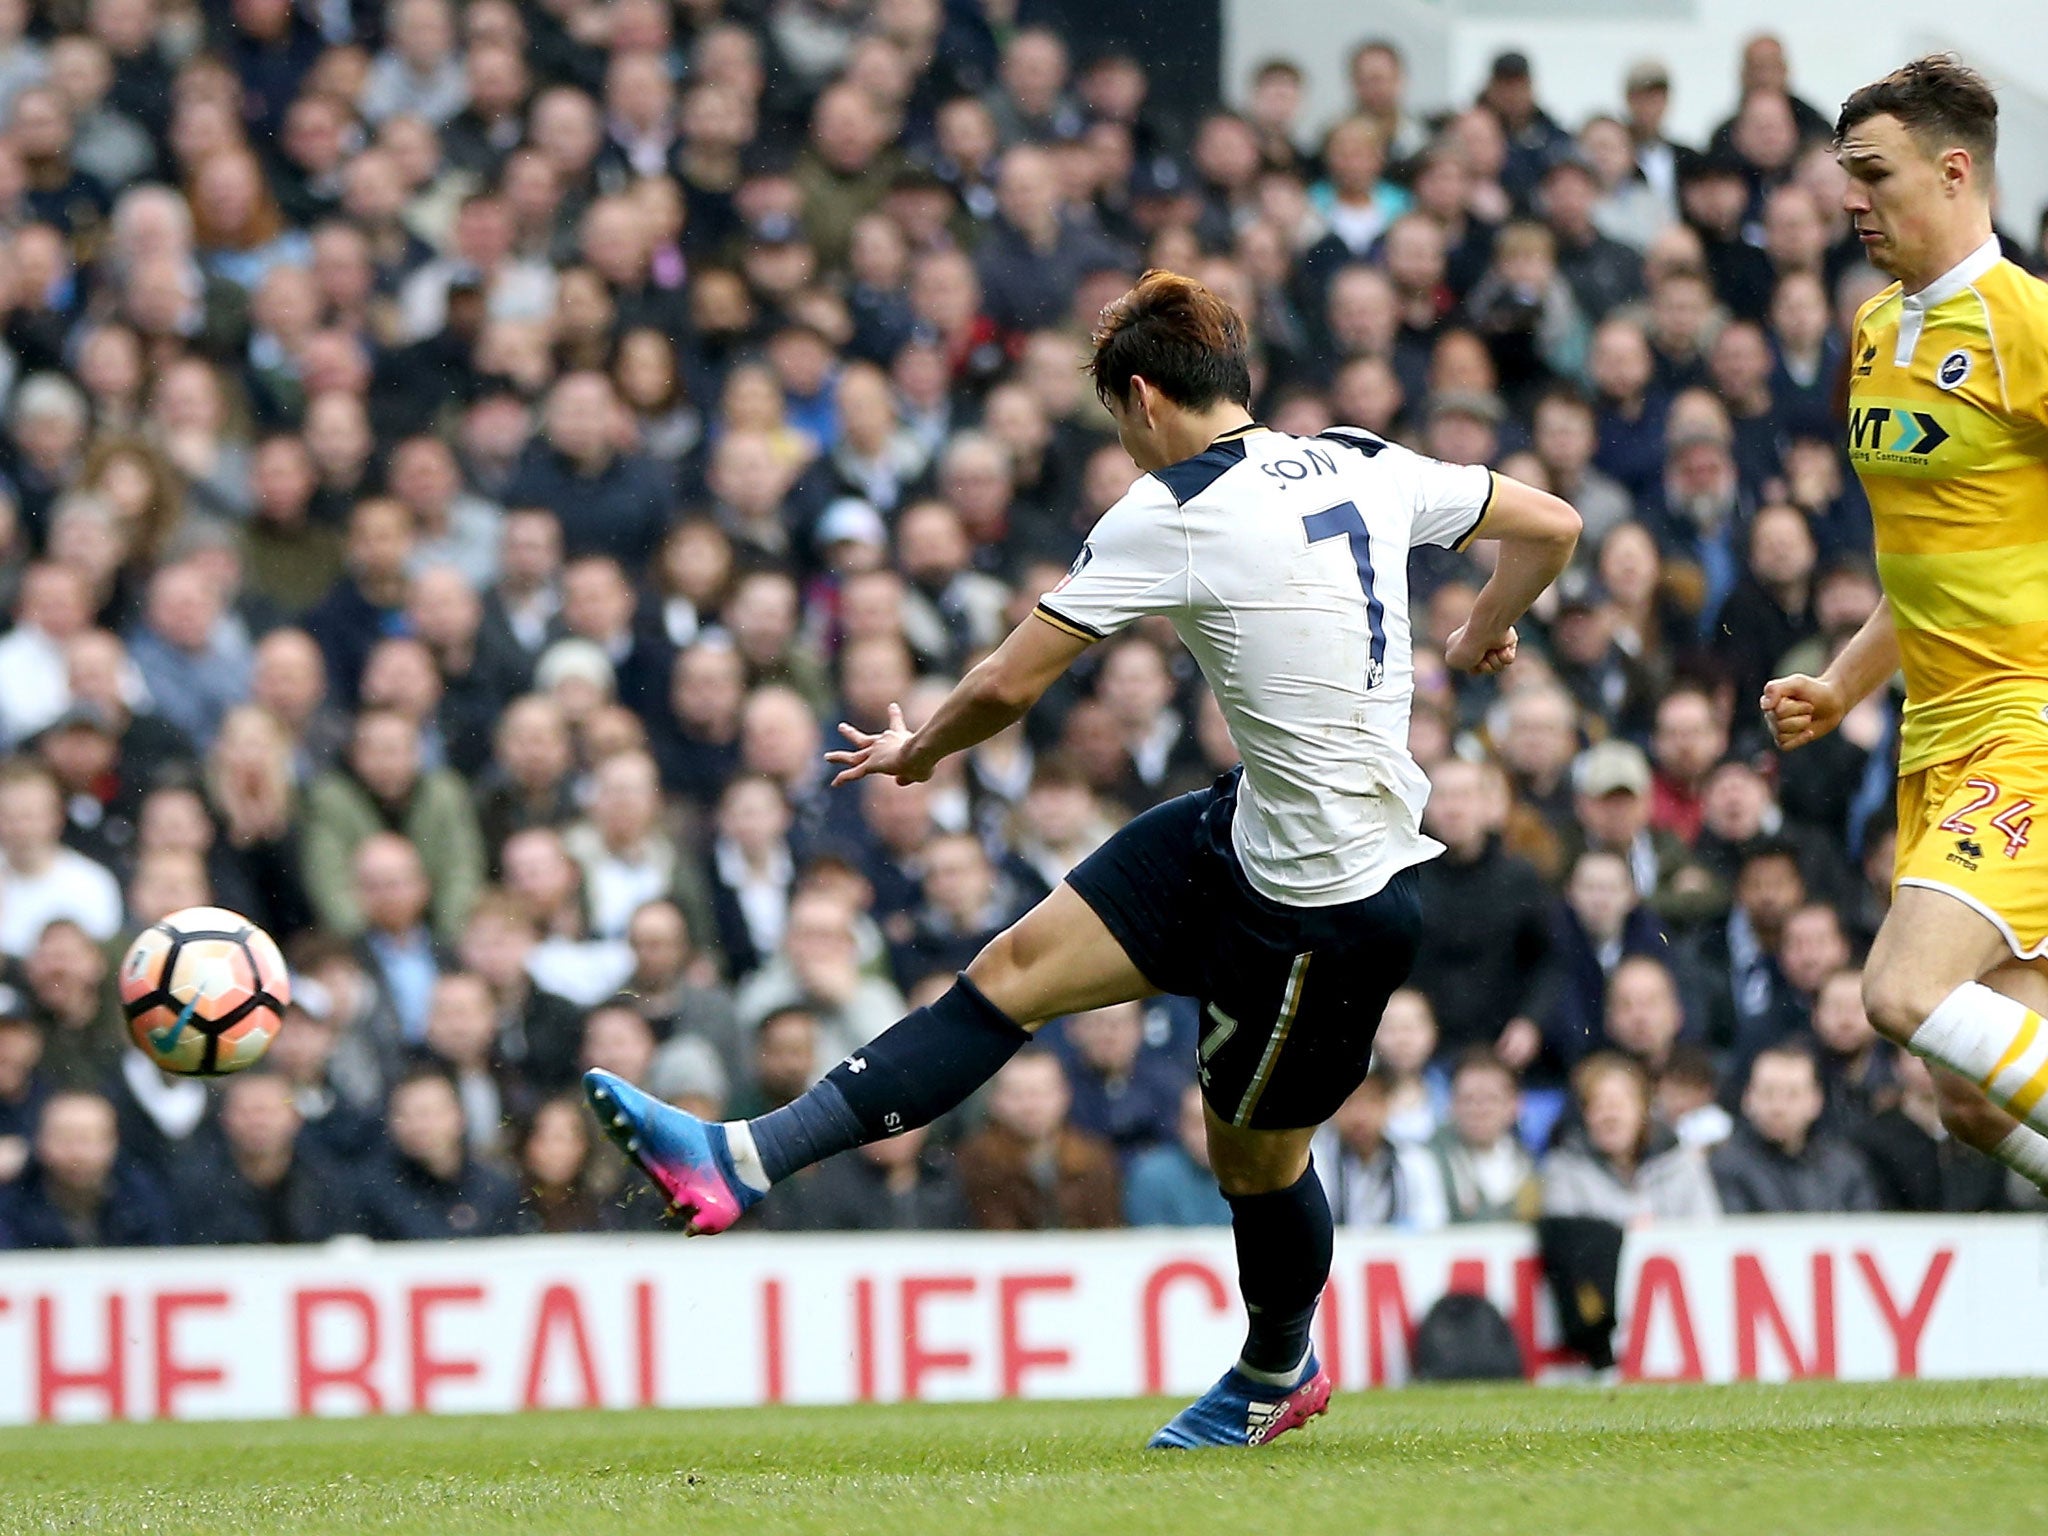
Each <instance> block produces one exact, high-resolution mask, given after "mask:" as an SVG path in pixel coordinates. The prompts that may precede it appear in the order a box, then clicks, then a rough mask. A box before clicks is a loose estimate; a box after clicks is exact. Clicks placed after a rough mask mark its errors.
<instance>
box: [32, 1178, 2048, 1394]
mask: <svg viewBox="0 0 2048 1536" xmlns="http://www.w3.org/2000/svg"><path fill="white" fill-rule="evenodd" d="M2044 1243H2048V1236H2044V1233H2043V1229H2042V1228H2041V1226H2040V1224H2039V1223H2037V1222H2032V1221H2028V1220H2025V1219H2021V1218H1996V1217H1962V1218H1953V1219H1935V1220H1927V1219H1883V1218H1839V1219H1832V1220H1829V1219H1821V1220H1814V1221H1809V1222H1798V1223H1792V1222H1785V1221H1780V1220H1772V1221H1758V1222H1742V1221H1729V1222H1723V1223H1720V1224H1718V1225H1713V1226H1704V1227H1695V1228H1681V1227H1659V1228H1652V1229H1648V1230H1647V1231H1646V1232H1643V1233H1639V1234H1633V1235H1631V1237H1630V1239H1629V1243H1628V1246H1627V1249H1626V1250H1625V1252H1624V1254H1623V1259H1622V1284H1621V1301H1622V1313H1623V1321H1622V1325H1621V1329H1620V1332H1619V1334H1618V1336H1617V1339H1616V1345H1617V1350H1618V1352H1619V1354H1620V1355H1621V1358H1622V1371H1623V1374H1624V1375H1625V1376H1628V1377H1630V1378H1634V1379H1640V1380H1688V1381H1729V1380H1739V1379H1749V1378H1756V1379H1765V1380H1784V1379H1788V1378H1792V1377H1806V1376H1819V1377H1842V1378H1854V1379H1870V1380H1875V1379H1883V1378H1890V1377H1906V1376H1952V1377H1953V1376H2001V1375H2006V1376H2009V1375H2035V1374H2042V1375H2048V1329H2031V1328H2018V1329H2016V1328H2014V1327H2013V1326H2012V1324H2011V1320H2012V1319H2015V1318H2038V1317H2042V1316H2048V1264H2044V1259H2048V1250H2044ZM1233 1273H1234V1270H1233V1263H1232V1257H1231V1248H1230V1241H1229V1235H1228V1234H1227V1233H1225V1232H1222V1231H1204V1232H1130V1233H1107V1234H1099V1235H1072V1236H1059V1237H1043V1238H1016V1237H1004V1236H966V1237H962V1236H955V1235H949V1236H946V1237H943V1238H936V1237H931V1238H928V1237H901V1238H876V1237H863V1238H860V1239H848V1238H823V1237H820V1238H799V1237H779V1238H768V1239H747V1238H728V1239H725V1240H723V1241H721V1242H718V1243H713V1244H690V1245H688V1246H687V1247H686V1246H685V1245H684V1244H683V1242H682V1240H680V1239H675V1238H666V1237H653V1238H557V1239H546V1238H522V1239H518V1240H514V1241H510V1242H503V1243H498V1242H474V1243H464V1244H450V1245H425V1244H418V1245H415V1244H400V1245H393V1246H387V1247H372V1246H371V1245H369V1244H365V1243H361V1242H354V1243H345V1244H337V1245H333V1246H330V1247H328V1248H325V1249H320V1250H315V1251H312V1252H310V1253H309V1252H307V1251H305V1250H290V1251H285V1250H279V1251H272V1252H254V1253H247V1254H237V1256H236V1260H235V1263H234V1264H233V1265H231V1266H227V1267H226V1268H225V1271H224V1270H223V1267H222V1266H221V1265H220V1263H219V1261H218V1258H217V1256H215V1255H210V1254H203V1253H196V1252H190V1251H182V1252H164V1253H136V1252H132V1251H130V1252H123V1253H121V1254H120V1255H118V1256H113V1255H107V1256H101V1255H63V1256H49V1257H42V1256H31V1255H22V1254H16V1255H10V1256H9V1257H8V1258H7V1259H6V1260H5V1261H4V1262H0V1361H10V1362H14V1361H18V1362H20V1363H21V1364H20V1368H9V1369H4V1370H0V1423H33V1422H38V1421H47V1420H52V1419H65V1420H89V1419H182V1418H224V1417H235V1418H285V1417H292V1416H296V1415H311V1414H320V1415H329V1414H332V1415H348V1414H376V1413H406V1412H412V1413H433V1412H446V1413H458V1412H459V1413H478V1412H514V1411H518V1410H521V1409H532V1408H562V1407H599V1406H603V1407H621V1408H624V1407H635V1406H649V1405H661V1406H676V1407H683V1406H710V1405H724V1404H741V1403H773V1402H803V1403H843V1402H858V1401H900V1400H917V1399H927V1400H939V1399H945V1400H956V1401H958V1400H972V1399H983V1398H994V1397H1012V1396H1021V1397H1119V1396H1128V1395H1132V1394H1137V1393H1160V1392H1165V1393H1178V1394H1187V1393H1191V1392H1195V1391H1198V1390H1200V1389H1201V1388H1202V1387H1203V1386H1205V1385H1206V1384H1207V1383H1208V1381H1209V1380H1210V1379H1212V1378H1213V1377H1214V1375H1215V1373H1216V1370H1217V1365H1218V1362H1219V1361H1225V1360H1228V1359H1230V1358H1232V1356H1233V1355H1234V1353H1235V1351H1236V1349H1237V1347H1238V1344H1239V1343H1240V1341H1241V1340H1242V1337H1243V1334H1242V1329H1243V1323H1244V1318H1243V1312H1242V1309H1241V1307H1240V1304H1239V1302H1238V1298H1237V1288H1236V1285H1235V1283H1234V1279H1233ZM1450 1291H1473V1292H1480V1293H1483V1294H1484V1295H1486V1296H1488V1297H1489V1298H1491V1299H1492V1300H1493V1301H1494V1302H1495V1304H1496V1305H1498V1306H1499V1307H1500V1309H1501V1310H1502V1312H1503V1313H1504V1314H1505V1315H1506V1316H1507V1317H1508V1319H1509V1321H1510V1323H1511V1324H1512V1325H1513V1327H1514V1329H1515V1331H1516V1333H1517V1335H1518V1336H1519V1337H1520V1339H1521V1341H1522V1344H1523V1349H1524V1353H1525V1355H1526V1356H1527V1358H1528V1359H1529V1361H1530V1362H1531V1368H1532V1370H1533V1371H1534V1372H1536V1373H1539V1374H1540V1373H1542V1372H1544V1371H1548V1370H1553V1369H1555V1368H1557V1367H1558V1366H1560V1365H1562V1364H1564V1363H1566V1362H1567V1360H1568V1356H1566V1355H1565V1354H1564V1353H1563V1352H1562V1351H1561V1350H1560V1349H1559V1348H1558V1345H1557V1342H1556V1340H1557V1334H1556V1329H1555V1326H1554V1319H1553V1318H1552V1315H1551V1312H1550V1302H1549V1299H1548V1293H1547V1290H1546V1288H1545V1286H1544V1283H1543V1277H1542V1273H1541V1268H1540V1266H1539V1264H1538V1262H1537V1259H1536V1256H1535V1252H1534V1248H1533V1245H1532V1243H1531V1241H1530V1237H1529V1234H1528V1233H1527V1232H1526V1231H1524V1230H1523V1229H1520V1228H1516V1227H1474V1228H1465V1229H1460V1230H1458V1231H1455V1232H1451V1233H1444V1234H1438V1235H1434V1236H1430V1237H1400V1236H1375V1235H1371V1234H1357V1233H1344V1234H1341V1235H1340V1236H1339V1238H1338V1242H1337V1256H1336V1268H1335V1270H1334V1272H1333V1274H1332V1277H1331V1282H1330V1288H1329V1290H1328V1292H1327V1293H1326V1295H1325V1297H1324V1304H1323V1307H1322V1310H1321V1314H1320V1316H1319V1318H1318V1321H1317V1329H1318V1333H1317V1346H1318V1350H1319V1352H1320V1354H1321V1356H1322V1359H1323V1362H1324V1364H1325V1365H1326V1366H1327V1367H1328V1368H1329V1370H1330V1372H1331V1374H1332V1375H1333V1376H1334V1377H1335V1378H1336V1381H1337V1384H1338V1385H1339V1386H1340V1387H1343V1388H1363V1387H1377V1386H1392V1385H1396V1384H1398V1383H1400V1382H1402V1381H1404V1380H1405V1379H1406V1378H1407V1375H1408V1359H1409V1348H1410V1343H1411V1341H1412V1339H1413V1337H1414V1330H1415V1326H1416V1323H1417V1321H1418V1320H1419V1319H1420V1317H1421V1316H1422V1314H1423V1313H1424V1312H1426V1311H1427V1310H1428V1309H1429V1307H1430V1305H1431V1304H1432V1303H1433V1302H1434V1301H1436V1299H1437V1298H1438V1297H1440V1296H1442V1295H1444V1294H1445V1293H1447V1292H1450Z"/></svg>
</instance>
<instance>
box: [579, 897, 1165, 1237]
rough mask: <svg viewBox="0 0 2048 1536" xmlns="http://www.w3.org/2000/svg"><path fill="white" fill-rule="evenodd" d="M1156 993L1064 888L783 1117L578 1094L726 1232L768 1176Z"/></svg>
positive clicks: (960, 1091)
mask: <svg viewBox="0 0 2048 1536" xmlns="http://www.w3.org/2000/svg"><path fill="white" fill-rule="evenodd" d="M1152 992H1153V987H1152V985H1151V984H1150V983H1149V982H1147V981H1146V979H1145V977H1144V975H1143V974H1142V973H1141V972H1140V971H1139V970H1138V968H1137V967H1136V966H1135V965H1133V964H1132V963H1131V960H1130V957H1129V956H1127V955H1126V954H1125V953H1124V951H1123V949H1122V947H1121V946H1120V945H1119V944H1118V943H1117V941H1116V939H1115V938H1114V937H1113V936H1112V935H1111V933H1110V931H1109V930H1108V929H1107V928H1106V927H1104V926H1103V923H1102V919H1101V918H1099V917H1097V916H1096V915H1095V912H1094V911H1093V909H1091V908H1090V907H1089V906H1088V904H1087V903H1086V902H1084V901H1083V900H1082V899H1081V898H1080V897H1079V896H1078V895H1076V894H1075V892H1074V890H1073V888H1072V887H1071V886H1068V885H1061V886H1060V887H1059V888H1058V889H1057V890H1055V891H1054V892H1053V893H1052V894H1051V895H1050V896H1048V897H1046V898H1045V900H1044V901H1041V902H1040V903H1039V904H1038V905H1037V906H1035V907H1033V908H1032V909H1031V910H1030V911H1029V912H1027V913H1025V914H1024V916H1023V917H1021V918H1019V919H1018V920H1017V922H1016V923H1014V924H1012V925H1011V926H1010V927H1009V928H1007V929H1006V930H1004V931H1003V932H1002V933H1000V934H998V935H997V936H996V937H995V938H994V939H992V940H990V941H989V944H988V947H987V948H986V949H984V950H982V952H981V953H980V954H979V955H977V956H975V958H974V962H973V963H972V964H971V965H969V966H968V967H967V970H966V971H965V972H964V973H963V974H962V975H961V977H960V979H959V980H958V981H956V982H955V983H954V984H953V987H952V989H951V990H950V991H948V992H947V993H946V994H945V996H943V997H941V998H940V999H939V1000H938V1001H937V1002H935V1003H933V1004H931V1005H930V1006H929V1007H926V1008H919V1009H918V1010H916V1011H915V1012H914V1013H911V1014H909V1015H908V1016H906V1017H905V1018H903V1019H901V1020H899V1021H898V1022H897V1023H895V1024H893V1025H891V1026H890V1027H889V1028H888V1029H886V1030H884V1031H883V1032H882V1033H881V1034H879V1035H877V1036H876V1037H875V1038H874V1039H873V1040H871V1041H869V1042H868V1043H867V1044H866V1045H864V1046H862V1047H861V1048H860V1049H859V1050H857V1051H855V1052H854V1053H853V1054H852V1055H851V1056H849V1057H847V1058H846V1060H844V1061H842V1062H840V1063H839V1064H838V1065H837V1066H835V1067H834V1068H833V1069H832V1070H831V1071H830V1072H828V1073H826V1074H825V1077H824V1079H823V1080H822V1081H820V1082H818V1083H816V1084H814V1085H813V1086H812V1087H811V1088H810V1089H809V1091H807V1092H805V1093H804V1094H802V1095H800V1096H799V1097H798V1098H796V1099H795V1100H793V1101H792V1102H791V1103H789V1104H786V1105H784V1106H783V1107H782V1108H781V1109H777V1110H773V1111H771V1112H770V1113H768V1114H765V1115H762V1116H760V1117H758V1118H756V1119H753V1120H728V1121H725V1122H724V1123H723V1124H716V1123H712V1122H709V1121H704V1120H699V1119H697V1118H696V1117H695V1116H694V1115H688V1114H685V1113H683V1111H681V1110H679V1109H674V1108H671V1107H670V1106H668V1105H666V1104H663V1103H662V1102H661V1101H660V1100H658V1099H655V1098H653V1097H651V1096H650V1095H648V1094H645V1093H642V1092H641V1091H640V1090H639V1089H637V1088H635V1087H633V1086H632V1085H631V1084H630V1083H628V1082H626V1081H625V1080H624V1079H622V1078H619V1077H615V1076H613V1075H612V1074H611V1073H609V1072H601V1071H593V1072H589V1073H586V1074H585V1075H584V1079H583V1082H584V1091H585V1093H587V1094H588V1096H589V1098H590V1103H591V1107H592V1108H593V1109H595V1110H596V1111H597V1118H598V1121H599V1123H600V1124H602V1125H603V1126H604V1129H605V1132H606V1134H607V1135H609V1136H610V1137H611V1139H612V1140H613V1141H614V1142H615V1143H617V1144H618V1147H619V1149H620V1150H621V1151H622V1152H624V1153H625V1154H626V1155H627V1156H628V1157H630V1158H632V1160H633V1161H634V1162H635V1163H637V1164H638V1165H639V1166H640V1169H641V1171H642V1172H644V1173H645V1174H646V1175H647V1177H648V1178H649V1179H651V1180H653V1181H654V1183H655V1184H656V1186H658V1187H659V1188H660V1189H661V1191H662V1192H663V1193H664V1194H666V1195H667V1196H668V1198H669V1200H670V1202H671V1203H672V1204H673V1205H674V1206H675V1208H676V1209H677V1211H679V1212H680V1213H681V1214H682V1215H683V1216H684V1217H685V1218H686V1219H687V1221H688V1223H689V1231H690V1232H691V1233H692V1234H693V1235H699V1234H706V1233H712V1232H723V1231H724V1230H725V1229H726V1228H727V1227H729V1226H731V1225H732V1224H733V1223H734V1222H735V1221H737V1220H738V1219H739V1218H740V1216H741V1214H742V1213H743V1212H745V1211H746V1210H747V1209H748V1208H749V1207H751V1206H753V1205H754V1204H756V1203H757V1202H758V1201H759V1200H760V1199H761V1197H762V1196H763V1195H765V1194H767V1192H768V1189H769V1187H770V1186H771V1185H772V1184H774V1183H775V1182H776V1181H777V1180H779V1179H785V1178H787V1177H789V1175H790V1174H792V1173H795V1172H796V1171H797V1170H798V1169H800V1168H807V1167H809V1166H810V1165H811V1164H813V1163H817V1162H822V1161H823V1160H824V1159H826V1158H828V1157H830V1156H832V1155H833V1154H834V1153H837V1152H844V1151H847V1150H849V1149H851V1148H853V1147H857V1146H862V1145H864V1144H865V1143H867V1142H870V1141H880V1140H881V1139H882V1138H883V1137H885V1136H893V1135H896V1134H897V1133H898V1132H900V1131H907V1130H911V1129H913V1128H915V1127H917V1126H921V1125H929V1124H930V1123H931V1122H932V1121H934V1120H936V1119H937V1118H938V1117H939V1116H940V1115H943V1114H945V1113H946V1111H948V1110H950V1109H953V1108H956V1107H957V1106H959V1105H960V1104H962V1103H964V1102H965V1101H966V1099H967V1097H968V1095H969V1094H971V1093H973V1092H974V1090H975V1089H977V1088H979V1087H980V1086H981V1085H982V1084H983V1083H985V1082H987V1081H988V1080H989V1079H990V1078H991V1077H993V1076H995V1074H996V1072H997V1070H998V1069H999V1068H1000V1067H1001V1066H1002V1065H1003V1063H1004V1062H1006V1061H1008V1060H1009V1059H1010V1058H1011V1057H1012V1056H1014V1055H1015V1054H1016V1053H1017V1051H1018V1050H1019V1049H1020V1048H1021V1047H1022V1046H1023V1045H1024V1043H1025V1042H1026V1041H1027V1040H1029V1039H1030V1038H1031V1036H1032V1034H1033V1033H1034V1032H1036V1031H1037V1030H1038V1028H1039V1027H1040V1026H1041V1025H1043V1024H1044V1023H1045V1022H1046V1021H1047V1020H1048V1019H1056V1018H1059V1017H1061V1016H1062V1015H1065V1014H1069V1013H1083V1012H1086V1011H1087V1010H1088V1009H1091V1008H1102V1007H1107V1006H1108V1005H1109V1004H1111V1003H1121V1002H1129V1001H1131V1000H1132V999H1134V998H1140V997H1149V996H1151V995H1152Z"/></svg>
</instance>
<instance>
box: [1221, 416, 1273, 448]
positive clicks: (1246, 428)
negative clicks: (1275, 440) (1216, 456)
mask: <svg viewBox="0 0 2048 1536" xmlns="http://www.w3.org/2000/svg"><path fill="white" fill-rule="evenodd" d="M1265 430H1266V424H1265V423H1264V422H1262V421H1248V422H1246V423H1245V424H1244V425H1243V426H1241V427H1232V428H1231V429H1230V430H1229V431H1228V432H1225V433H1224V434H1223V435H1222V436H1220V437H1218V438H1216V439H1214V440H1213V441H1212V442H1211V443H1210V444H1209V446H1210V447H1211V448H1214V447H1215V446H1216V444H1217V443H1234V442H1236V441H1237V440H1238V439H1239V438H1241V437H1249V436H1250V435H1251V434H1252V433H1254V432H1263V431H1265Z"/></svg>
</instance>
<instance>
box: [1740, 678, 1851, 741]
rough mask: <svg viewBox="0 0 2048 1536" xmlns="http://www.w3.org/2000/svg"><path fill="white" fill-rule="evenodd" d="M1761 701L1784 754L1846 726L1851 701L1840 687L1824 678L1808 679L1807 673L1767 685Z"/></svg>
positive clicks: (1765, 717) (1767, 719)
mask: <svg viewBox="0 0 2048 1536" xmlns="http://www.w3.org/2000/svg"><path fill="white" fill-rule="evenodd" d="M1759 702H1761V703H1762V705H1763V711H1764V719H1765V720H1766V721H1768V722H1769V723H1770V727H1771V737H1772V739H1773V740H1775V741H1776V742H1777V744H1778V750H1779V751H1781V752H1790V751H1791V750H1792V749H1793V748H1794V747H1803V746H1805V745H1806V744H1807V743H1808V742H1809V741H1818V740H1820V738H1821V737H1823V736H1825V735H1827V733H1828V732H1829V731H1832V730H1833V729H1834V728H1835V727H1836V726H1838V725H1840V724H1841V723H1842V716H1843V715H1844V714H1845V713H1846V712H1847V710H1848V701H1847V700H1846V699H1844V698H1843V697H1842V690H1841V688H1840V686H1839V685H1838V684H1835V683H1831V682H1829V681H1828V680H1827V679H1826V678H1824V677H1808V676H1807V675H1806V674H1805V673H1803V672H1800V673H1795V674H1794V675H1793V676H1791V677H1774V678H1772V679H1771V680H1770V681H1769V682H1768V683H1766V684H1764V696H1763V698H1762V699H1761V700H1760V701H1759Z"/></svg>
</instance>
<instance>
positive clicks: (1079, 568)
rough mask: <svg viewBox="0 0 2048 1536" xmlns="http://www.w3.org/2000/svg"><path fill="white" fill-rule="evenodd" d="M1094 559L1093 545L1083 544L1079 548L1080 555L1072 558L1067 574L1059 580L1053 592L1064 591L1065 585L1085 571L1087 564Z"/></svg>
mask: <svg viewBox="0 0 2048 1536" xmlns="http://www.w3.org/2000/svg"><path fill="white" fill-rule="evenodd" d="M1094 558H1095V546H1094V545H1093V544H1083V545H1082V546H1081V553H1079V554H1078V555H1076V556H1074V563H1073V564H1072V565H1070V566H1068V567H1067V574H1066V575H1064V576H1062V577H1061V578H1060V584H1059V585H1058V586H1056V587H1054V588H1053V591H1055V592H1064V591H1066V589H1067V583H1068V582H1070V581H1072V580H1073V579H1074V578H1075V577H1076V576H1078V575H1080V574H1081V573H1082V572H1083V571H1085V570H1087V569H1088V562H1089V561H1090V560H1093V559H1094Z"/></svg>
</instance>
